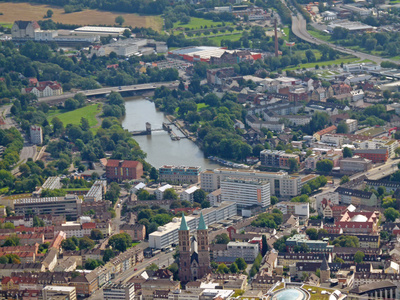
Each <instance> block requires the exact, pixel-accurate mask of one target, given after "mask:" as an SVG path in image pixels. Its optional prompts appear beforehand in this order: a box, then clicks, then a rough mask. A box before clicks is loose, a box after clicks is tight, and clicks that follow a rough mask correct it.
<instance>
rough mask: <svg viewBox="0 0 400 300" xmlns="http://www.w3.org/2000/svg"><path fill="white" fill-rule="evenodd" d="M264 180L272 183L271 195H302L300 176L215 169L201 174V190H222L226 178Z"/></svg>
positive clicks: (285, 173)
mask: <svg viewBox="0 0 400 300" xmlns="http://www.w3.org/2000/svg"><path fill="white" fill-rule="evenodd" d="M228 177H229V178H238V179H250V180H255V181H258V180H264V181H268V182H269V183H270V192H271V195H275V196H282V197H294V196H297V195H299V194H300V190H301V187H302V185H303V184H304V183H305V182H302V178H303V177H300V176H291V175H289V174H288V173H287V172H284V171H279V172H260V171H257V170H234V169H225V168H221V169H215V170H206V171H204V172H202V173H201V174H200V178H201V180H200V181H201V188H202V189H203V190H205V191H206V192H213V191H215V190H217V189H219V188H221V182H222V181H223V180H225V179H226V178H228Z"/></svg>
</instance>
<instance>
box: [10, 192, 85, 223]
mask: <svg viewBox="0 0 400 300" xmlns="http://www.w3.org/2000/svg"><path fill="white" fill-rule="evenodd" d="M81 203H82V200H81V199H79V198H78V196H76V195H66V196H65V197H46V198H21V199H15V200H14V210H15V214H16V215H17V216H24V215H26V214H29V213H33V214H34V215H46V214H50V215H53V216H60V215H63V216H66V217H71V218H75V219H76V218H77V217H78V216H79V215H80V214H81Z"/></svg>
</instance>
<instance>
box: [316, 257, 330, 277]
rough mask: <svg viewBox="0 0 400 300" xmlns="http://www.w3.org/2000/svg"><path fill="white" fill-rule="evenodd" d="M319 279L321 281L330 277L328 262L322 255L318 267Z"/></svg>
mask: <svg viewBox="0 0 400 300" xmlns="http://www.w3.org/2000/svg"><path fill="white" fill-rule="evenodd" d="M319 270H320V281H321V283H324V282H328V281H329V279H330V278H331V269H330V268H329V265H328V262H327V261H326V257H325V255H324V257H323V259H322V263H321V267H320V269H319Z"/></svg>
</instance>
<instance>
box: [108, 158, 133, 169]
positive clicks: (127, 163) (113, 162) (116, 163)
mask: <svg viewBox="0 0 400 300" xmlns="http://www.w3.org/2000/svg"><path fill="white" fill-rule="evenodd" d="M139 163H140V162H138V161H136V160H118V159H109V160H108V161H107V167H114V168H115V167H121V168H136V167H137V166H138V165H139Z"/></svg>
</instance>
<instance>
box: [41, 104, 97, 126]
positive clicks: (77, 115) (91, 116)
mask: <svg viewBox="0 0 400 300" xmlns="http://www.w3.org/2000/svg"><path fill="white" fill-rule="evenodd" d="M101 109H102V104H101V103H98V104H92V105H87V106H84V107H81V108H78V109H75V110H72V111H68V112H64V113H62V112H61V111H55V112H54V113H51V114H50V115H49V116H48V117H47V120H48V121H49V123H51V120H53V118H54V117H57V118H59V119H60V121H61V122H63V124H64V127H65V126H66V125H67V124H73V125H79V124H80V123H81V118H86V119H87V120H88V121H89V126H90V127H93V126H96V125H97V119H96V115H97V114H99V113H101Z"/></svg>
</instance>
